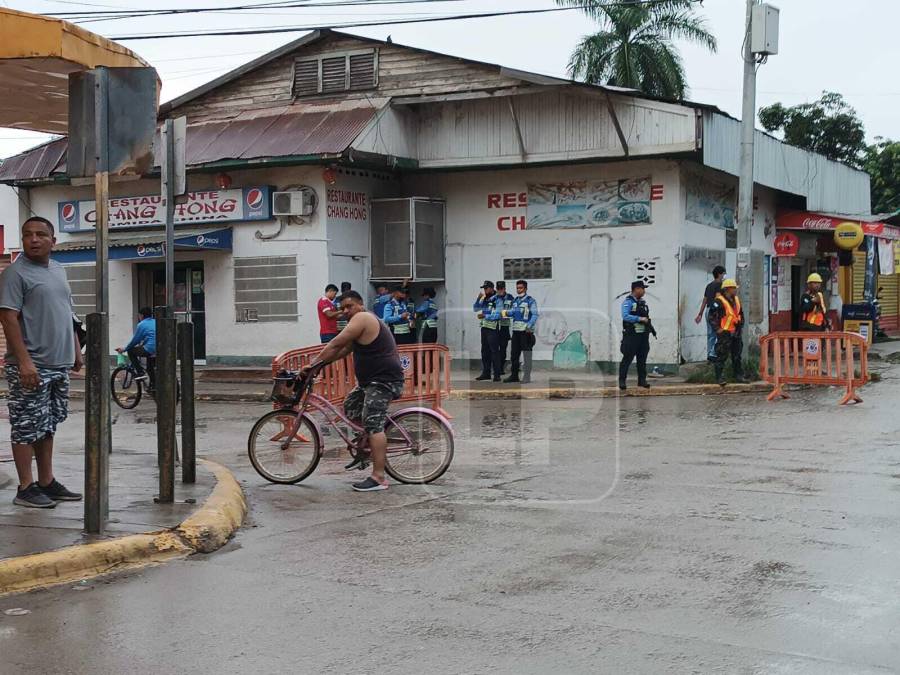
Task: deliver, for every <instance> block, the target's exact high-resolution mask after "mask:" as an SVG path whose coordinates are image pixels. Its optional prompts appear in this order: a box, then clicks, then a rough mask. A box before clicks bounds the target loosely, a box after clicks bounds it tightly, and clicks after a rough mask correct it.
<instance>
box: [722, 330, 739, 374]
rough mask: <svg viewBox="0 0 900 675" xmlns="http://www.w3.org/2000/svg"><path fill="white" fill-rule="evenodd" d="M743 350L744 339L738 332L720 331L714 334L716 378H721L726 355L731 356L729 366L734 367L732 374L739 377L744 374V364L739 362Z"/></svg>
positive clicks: (726, 359) (726, 358)
mask: <svg viewBox="0 0 900 675" xmlns="http://www.w3.org/2000/svg"><path fill="white" fill-rule="evenodd" d="M743 351H744V341H743V339H742V338H741V334H740V333H729V332H728V331H724V330H723V331H722V332H721V333H718V334H717V335H716V364H715V369H716V379H721V377H722V373H724V372H725V364H726V363H727V361H728V357H729V356H730V357H731V367H732V368H733V369H734V376H735V377H736V378H739V379H740V378H741V377H743V375H744V366H743V364H742V363H741V354H742V353H743Z"/></svg>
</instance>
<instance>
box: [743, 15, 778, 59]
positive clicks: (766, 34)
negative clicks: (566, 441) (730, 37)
mask: <svg viewBox="0 0 900 675" xmlns="http://www.w3.org/2000/svg"><path fill="white" fill-rule="evenodd" d="M779 15H780V10H779V9H778V8H777V7H773V6H772V5H770V4H768V3H765V2H764V3H762V4H760V5H756V6H755V7H754V8H753V18H752V20H751V22H750V23H751V26H750V51H751V52H752V53H753V54H756V55H757V56H771V55H773V54H777V53H778V19H779Z"/></svg>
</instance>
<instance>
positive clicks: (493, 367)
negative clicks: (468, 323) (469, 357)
mask: <svg viewBox="0 0 900 675" xmlns="http://www.w3.org/2000/svg"><path fill="white" fill-rule="evenodd" d="M500 359H501V356H500V331H499V330H497V329H496V328H485V327H484V326H482V327H481V374H482V375H484V376H488V375H491V374H492V373H493V376H494V379H496V378H498V377H500V367H501V361H500Z"/></svg>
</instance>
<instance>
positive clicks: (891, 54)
mask: <svg viewBox="0 0 900 675" xmlns="http://www.w3.org/2000/svg"><path fill="white" fill-rule="evenodd" d="M260 1H261V0H240V1H238V0H234V1H231V0H229V2H228V3H223V2H222V1H221V0H218V1H216V2H211V1H210V0H180V1H176V0H155V1H154V2H148V0H90V1H89V2H84V3H80V2H76V1H73V0H0V6H3V5H5V6H7V7H10V8H12V9H19V10H23V11H29V12H36V13H52V12H68V11H73V10H80V9H84V10H90V11H97V10H98V9H101V8H116V9H121V8H132V9H137V8H146V7H148V6H149V7H153V8H163V7H167V8H168V7H179V8H181V7H220V6H223V5H225V4H228V5H236V4H255V3H258V2H260ZM323 1H325V0H309V2H313V3H316V2H318V3H321V2H323ZM332 1H334V0H332ZM772 4H775V5H776V6H778V7H780V8H781V41H780V53H779V54H778V55H777V56H773V57H771V58H770V59H769V62H768V64H766V65H764V66H762V67H761V68H760V70H759V80H758V88H759V97H758V103H759V105H760V106H763V105H767V104H769V103H772V102H775V101H782V102H784V103H786V104H795V103H800V102H804V101H813V100H815V99H816V98H818V96H819V95H820V93H821V92H822V90H824V89H828V90H831V91H837V92H840V93H842V94H844V96H845V97H846V98H847V100H848V101H849V102H850V104H851V105H853V106H854V107H855V108H856V110H857V111H858V112H859V114H860V116H861V117H862V120H863V122H864V123H865V127H866V132H867V135H868V137H869V139H870V140H871V139H872V138H874V137H875V136H883V137H891V138H895V139H900V115H898V112H897V108H898V106H900V78H898V76H897V75H896V72H897V70H896V64H897V63H900V40H898V38H897V26H898V25H900V0H853V1H852V2H847V0H776V1H775V2H773V3H772ZM553 6H554V3H553V0H448V1H446V2H430V3H426V4H421V5H418V4H417V5H414V6H395V5H380V6H378V7H348V8H340V9H336V8H333V7H308V8H302V9H265V10H258V11H255V12H253V13H248V12H230V13H216V14H195V15H181V16H176V17H174V18H172V17H170V18H149V19H148V18H141V19H128V20H116V21H104V22H95V23H86V24H84V27H85V28H88V29H90V30H92V31H94V32H97V33H100V34H102V35H105V36H109V37H115V36H123V35H128V34H135V33H148V32H149V33H152V32H166V31H172V30H180V29H185V30H187V29H208V28H235V27H238V28H245V27H250V26H254V27H255V26H288V25H323V26H324V25H335V24H339V23H341V22H346V21H348V20H353V19H359V18H365V19H367V20H371V19H375V18H377V19H400V18H409V17H410V16H413V15H416V16H422V15H432V16H436V15H448V14H459V13H466V12H477V11H496V10H498V9H505V10H513V9H535V8H544V7H553ZM698 11H699V12H700V13H701V14H702V15H704V16H705V17H706V18H707V21H708V24H709V27H710V29H711V31H712V32H713V33H714V34H715V36H716V37H717V38H718V40H719V52H718V53H717V54H708V53H706V52H704V51H702V50H701V49H698V48H695V47H692V46H689V45H681V49H682V54H683V55H684V59H685V65H686V69H687V74H688V83H689V85H690V89H691V91H690V98H691V99H692V100H695V101H699V102H704V103H710V104H713V105H717V106H719V107H720V108H722V109H723V110H725V111H726V112H728V113H730V114H732V115H734V116H735V117H739V116H740V110H741V57H740V48H741V40H742V37H743V32H742V31H743V21H744V11H745V0H705V2H704V3H703V5H702V6H701V7H699V10H698ZM347 30H348V31H349V32H356V33H358V34H360V35H367V36H371V37H377V38H385V37H387V36H388V35H391V36H392V39H393V41H394V42H396V43H400V44H406V45H410V46H414V47H423V48H427V49H430V50H434V51H438V52H445V53H448V54H453V55H456V56H461V57H469V58H472V59H476V60H480V61H488V62H491V63H498V64H503V65H506V66H510V67H514V68H520V69H523V70H530V71H534V72H540V73H546V74H550V75H564V74H565V72H566V64H567V61H568V58H569V55H570V53H571V51H572V48H573V47H574V45H575V44H576V43H577V41H578V40H579V39H580V38H581V37H582V36H583V35H584V34H586V33H588V32H590V31H591V30H592V23H591V22H590V20H589V19H587V18H586V17H584V16H583V15H582V14H580V13H579V12H578V11H577V10H576V11H567V12H558V13H550V14H538V15H531V16H518V17H500V18H492V19H478V20H467V21H447V22H436V23H429V24H417V25H394V26H382V27H370V28H357V29H347ZM302 34H303V33H302V32H299V31H298V32H297V33H283V34H275V35H256V36H241V37H234V36H229V37H205V38H180V39H171V40H139V41H123V44H125V45H126V46H128V47H129V48H131V49H133V50H134V51H136V52H137V53H138V54H140V55H141V56H142V57H144V58H145V59H146V60H147V61H149V62H150V63H151V64H152V65H153V66H155V67H156V68H157V70H158V71H159V73H160V76H161V77H162V80H163V92H162V98H163V100H167V99H170V98H173V97H175V96H178V95H179V94H182V93H184V92H186V91H189V90H190V89H193V88H194V87H197V86H199V85H201V84H203V83H204V82H207V81H208V80H210V79H213V78H215V77H217V76H218V75H220V74H222V73H224V72H227V71H228V70H230V69H232V68H234V67H236V66H239V65H240V64H242V63H244V62H246V61H249V60H251V59H252V58H254V57H256V56H258V55H260V54H263V53H265V52H267V51H270V50H272V49H275V48H276V47H278V46H280V45H282V44H284V43H286V42H289V41H291V40H293V39H296V38H297V37H300V36H301V35H302ZM44 138H46V137H44V136H40V135H38V134H34V133H28V132H17V131H13V130H8V129H0V157H5V156H9V155H12V154H15V153H17V152H20V151H22V150H24V149H26V148H28V147H30V146H32V145H35V144H37V143H38V142H40V141H42V140H43V139H44Z"/></svg>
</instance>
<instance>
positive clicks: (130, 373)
mask: <svg viewBox="0 0 900 675" xmlns="http://www.w3.org/2000/svg"><path fill="white" fill-rule="evenodd" d="M153 366H154V364H152V363H148V364H147V368H146V369H145V371H144V372H145V373H148V372H149V370H150V368H152V367H153ZM145 389H146V390H147V393H148V394H150V396H153V395H154V393H155V392H154V389H153V387H151V386H150V380H149V377H148V376H144V377H141V376H140V375H139V374H138V372H137V371H136V370H135V368H134V365H133V364H132V363H131V362H130V361H129V362H128V363H126V364H125V365H123V366H118V367H117V368H116V369H115V370H113V371H112V375H110V378H109V391H110V393H111V394H112V399H113V401H115V402H116V405H117V406H119V407H120V408H124V409H125V410H133V409H134V408H137V406H138V403H140V402H141V398H142V397H143V395H144V390H145ZM175 400H176V401H180V400H181V382H179V381H178V380H177V379H176V380H175Z"/></svg>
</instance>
